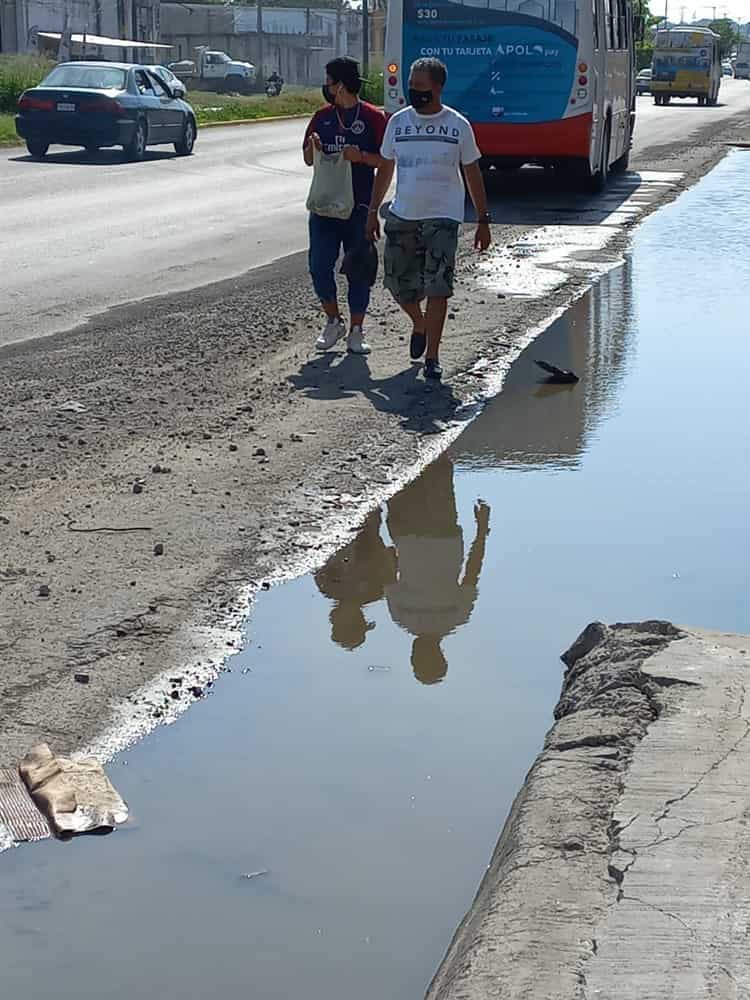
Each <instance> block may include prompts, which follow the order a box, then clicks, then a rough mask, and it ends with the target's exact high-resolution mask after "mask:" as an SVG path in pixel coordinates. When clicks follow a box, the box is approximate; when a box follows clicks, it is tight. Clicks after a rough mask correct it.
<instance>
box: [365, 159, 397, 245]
mask: <svg viewBox="0 0 750 1000" xmlns="http://www.w3.org/2000/svg"><path fill="white" fill-rule="evenodd" d="M379 159H380V166H379V167H378V171H377V173H376V174H375V183H374V184H373V186H372V198H371V199H370V211H369V214H368V216H367V238H368V239H369V240H373V241H375V240H379V239H380V219H379V218H378V212H379V211H380V206H381V205H382V204H383V199H384V198H385V196H386V195H387V194H388V188H389V187H390V186H391V181H392V180H393V171H394V170H395V169H396V161H395V160H386V159H385V158H384V157H383V156H380V157H379Z"/></svg>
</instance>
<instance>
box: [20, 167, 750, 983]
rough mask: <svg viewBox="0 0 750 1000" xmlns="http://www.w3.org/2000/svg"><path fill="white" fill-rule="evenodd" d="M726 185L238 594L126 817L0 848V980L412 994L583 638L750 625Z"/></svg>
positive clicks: (735, 233) (144, 749)
mask: <svg viewBox="0 0 750 1000" xmlns="http://www.w3.org/2000/svg"><path fill="white" fill-rule="evenodd" d="M749 180H750V160H749V159H746V158H745V157H744V156H743V154H735V155H732V156H730V157H729V158H728V159H727V160H726V161H725V162H724V163H722V165H721V166H720V167H719V168H718V169H717V170H716V171H715V172H714V173H713V174H712V175H711V176H710V177H709V178H708V179H707V180H706V181H704V182H703V183H702V184H700V185H699V186H698V187H696V188H695V189H693V190H692V191H691V192H689V193H688V194H687V195H685V196H684V197H682V198H681V199H680V200H679V201H678V202H676V203H675V204H674V205H672V206H670V207H669V208H667V209H665V210H664V211H663V212H661V213H659V214H658V215H655V216H653V217H652V218H651V219H649V220H648V222H647V223H646V224H645V225H644V227H643V228H642V230H641V231H640V232H639V233H638V234H637V236H636V240H635V248H634V252H633V255H632V259H630V260H629V261H628V262H627V263H626V264H625V266H623V267H620V268H617V269H616V270H612V271H610V272H608V273H607V274H606V275H605V276H604V277H603V278H602V280H601V281H600V282H599V284H598V285H597V286H596V288H595V289H594V290H593V291H592V292H591V293H590V294H589V295H587V296H585V297H584V298H582V299H581V300H579V301H578V302H577V303H576V304H575V306H574V307H573V308H572V309H571V310H570V311H569V312H568V313H567V314H566V315H565V316H563V317H562V318H561V319H560V320H558V321H557V322H556V323H555V324H554V325H553V326H552V327H551V328H550V329H549V330H548V331H547V332H546V333H544V334H543V335H542V336H541V337H540V339H539V340H538V341H537V342H536V343H535V344H533V345H532V346H531V347H530V348H529V349H528V350H526V351H525V352H524V353H523V355H522V356H521V357H520V358H519V359H518V361H517V362H516V363H515V364H514V365H513V367H512V369H511V371H510V373H509V376H508V379H507V383H506V388H505V391H504V392H503V394H502V395H501V396H500V397H498V398H497V399H496V400H495V401H494V402H493V403H492V404H490V405H489V406H488V407H487V409H486V410H485V412H484V413H483V414H482V416H481V417H480V418H479V419H478V420H476V421H475V423H474V424H472V425H471V426H470V427H469V428H468V429H467V430H466V431H465V432H464V434H463V435H462V436H461V437H460V438H459V439H458V440H457V442H456V443H455V444H454V446H453V447H452V449H451V450H450V452H449V453H448V454H447V455H446V456H444V457H443V458H441V459H440V460H439V461H437V462H436V463H435V464H434V465H433V466H431V467H430V468H429V469H428V470H426V471H425V473H424V474H423V475H422V476H421V477H420V479H419V480H417V481H416V482H415V483H414V484H412V485H411V486H409V487H407V488H406V489H405V490H404V491H403V492H402V493H401V494H400V495H399V496H397V497H396V498H394V499H393V500H392V501H391V502H390V503H388V504H386V505H384V507H383V508H382V509H381V510H379V511H377V512H376V513H375V514H374V515H373V516H372V517H371V518H370V519H369V520H368V522H367V524H366V525H365V527H364V528H363V530H362V531H361V532H360V533H359V534H358V535H357V537H356V538H355V539H354V540H353V541H352V542H351V544H350V545H349V546H348V547H347V548H346V549H344V550H343V551H341V552H340V553H338V554H337V555H336V556H335V557H334V558H333V559H332V560H331V561H330V562H329V563H328V565H327V566H326V567H324V568H323V569H321V570H320V571H319V572H318V573H316V574H315V575H314V576H308V577H305V578H303V579H300V580H297V581H295V582H293V583H291V584H288V585H285V586H283V587H280V588H278V589H277V590H274V591H271V592H270V593H266V594H263V595H261V598H260V599H259V601H258V604H257V606H256V608H255V612H254V615H253V619H252V621H251V623H250V625H249V630H248V637H247V645H246V648H245V649H244V650H243V652H242V653H240V654H238V655H237V656H236V657H235V658H234V660H233V661H232V662H231V664H230V665H231V668H232V671H231V673H229V674H227V675H225V676H223V677H222V679H221V681H220V682H219V683H218V684H217V685H216V687H215V693H214V694H212V695H211V696H210V697H208V698H207V699H206V700H205V701H203V702H202V703H201V704H199V705H197V706H196V707H195V708H194V709H193V710H192V711H191V712H190V713H188V714H187V715H186V716H183V717H182V718H180V720H179V721H178V722H177V723H175V725H173V726H171V727H168V728H165V729H162V730H161V731H158V732H156V733H154V734H153V735H152V736H151V737H149V738H148V739H147V740H146V741H145V742H144V743H142V744H141V745H139V746H138V747H137V748H135V749H134V750H132V751H131V752H129V753H127V754H124V755H121V756H120V757H118V758H116V759H115V761H114V762H113V765H112V769H111V773H112V776H113V778H114V780H115V782H116V784H117V786H118V788H119V789H120V790H121V791H122V792H123V794H124V795H125V796H126V798H127V799H128V801H129V803H130V806H131V809H132V811H133V814H134V822H133V823H132V825H130V826H129V827H128V828H126V829H125V830H123V831H122V832H119V833H117V834H116V835H115V836H113V837H110V838H103V839H92V840H86V841H74V842H72V843H68V844H57V843H49V842H48V843H45V844H42V845H38V846H36V847H34V848H24V849H19V850H15V851H11V852H8V853H6V854H5V855H4V856H3V857H2V859H1V860H0V864H2V879H3V893H2V894H1V895H0V967H2V970H3V988H4V994H5V995H7V996H8V997H13V998H14V1000H48V998H49V997H50V996H53V995H56V994H57V995H60V994H62V995H64V996H71V997H73V996H75V997H76V998H77V1000H101V998H103V997H106V998H107V1000H125V998H128V1000H130V998H131V997H133V996H138V997H159V998H161V1000H177V998H179V1000H205V997H207V996H217V997H230V996H238V995H243V996H244V995H248V996H252V997H253V998H257V1000H288V998H290V997H295V996H302V995H304V996H305V997H307V998H309V1000H350V998H353V997H356V998H357V1000H382V998H383V997H388V998H389V1000H414V998H417V997H419V996H421V995H422V993H423V991H424V988H425V985H426V983H427V981H428V980H429V978H430V977H431V975H432V973H433V971H434V969H435V967H436V965H437V963H438V962H439V960H440V958H441V955H442V953H443V950H444V948H445V947H446V945H447V943H448V941H449V939H450V936H451V934H452V932H453V930H454V928H455V925H456V923H457V922H458V920H459V919H460V917H461V916H462V914H463V912H464V910H465V909H466V907H467V906H468V905H469V903H470V901H471V898H472V896H473V893H474V891H475V888H476V885H477V883H478V881H479V879H480V877H481V875H482V873H483V871H484V867H485V865H486V863H487V860H488V858H489V855H490V852H491V850H492V848H493V846H494V843H495V840H496V838H497V834H498V831H499V829H500V827H501V825H502V823H503V820H504V818H505V816H506V814H507V811H508V808H509V805H510V803H511V801H512V799H513V797H514V795H515V793H516V792H517V790H518V788H519V787H520V785H521V783H522V781H523V779H524V775H525V773H526V771H527V769H528V767H529V765H530V763H531V761H532V760H533V758H534V755H535V754H536V752H537V750H538V748H539V745H540V742H541V739H542V737H543V734H544V732H545V730H546V729H547V727H548V725H549V723H550V717H551V711H552V708H553V706H554V703H555V701H556V698H557V695H558V692H559V688H560V678H561V666H560V664H559V661H558V655H559V653H560V652H561V651H562V650H563V649H564V648H565V647H566V645H567V644H569V642H570V641H571V640H572V639H573V638H574V637H575V635H576V633H577V632H578V630H579V629H580V628H581V627H582V626H583V625H584V624H586V623H587V622H588V621H590V620H591V619H594V618H601V619H603V620H605V621H606V620H627V619H637V618H642V617H665V618H670V619H672V620H674V621H677V622H684V623H689V624H693V625H704V626H710V627H714V628H720V629H726V630H732V631H746V632H748V631H750V608H749V606H748V601H747V594H748V589H749V584H750V579H749V577H750V570H749V569H748V561H747V557H746V553H747V543H748V527H747V509H748V500H749V498H748V492H749V487H750V449H749V448H748V421H747V419H746V418H745V415H744V405H745V404H744V402H743V401H744V399H745V395H746V391H747V384H748V380H749V378H750V355H749V354H748V351H747V347H746V336H747V333H746V330H745V323H744V318H745V312H746V309H745V297H746V293H745V289H746V288H747V285H748V281H750V260H748V258H747V256H746V255H745V254H743V253H742V252H736V251H735V248H741V247H742V246H743V245H744V235H745V233H746V232H747V230H748V227H750V205H748V202H747V199H746V198H745V197H744V192H745V190H746V188H747V185H748V181H749ZM727 206H731V211H728V210H727ZM708 219H710V220H712V221H711V224H710V225H709V224H707V221H706V220H708ZM535 358H543V359H546V360H548V361H551V362H553V363H555V364H557V365H558V366H560V367H563V368H572V369H574V370H576V371H577V372H578V373H579V374H580V375H581V381H580V382H579V383H578V384H577V385H575V386H549V385H545V384H542V383H541V378H542V375H541V373H540V371H539V369H538V368H537V367H536V366H535V365H534V359H535Z"/></svg>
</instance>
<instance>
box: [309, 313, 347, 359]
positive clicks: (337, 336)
mask: <svg viewBox="0 0 750 1000" xmlns="http://www.w3.org/2000/svg"><path fill="white" fill-rule="evenodd" d="M345 336H346V327H345V326H344V321H343V320H342V319H341V317H340V316H339V317H338V318H337V319H329V320H328V322H327V323H326V325H325V327H324V328H323V332H322V333H321V335H320V336H319V337H318V339H317V340H316V341H315V346H316V348H317V349H318V350H319V351H330V349H331V348H332V347H335V345H336V344H338V342H339V341H340V340H341V339H342V337H345Z"/></svg>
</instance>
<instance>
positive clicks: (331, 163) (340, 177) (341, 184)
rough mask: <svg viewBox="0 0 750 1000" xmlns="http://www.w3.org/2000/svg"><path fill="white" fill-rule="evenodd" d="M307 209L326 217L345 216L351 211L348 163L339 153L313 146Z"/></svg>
mask: <svg viewBox="0 0 750 1000" xmlns="http://www.w3.org/2000/svg"><path fill="white" fill-rule="evenodd" d="M307 210H308V212H312V213H313V214H314V215H322V216H324V217H325V218H327V219H348V218H349V217H350V216H351V214H352V212H353V211H354V189H353V188H352V165H351V163H350V162H349V161H348V160H345V159H344V155H343V153H323V152H322V151H321V150H319V149H316V150H315V154H314V158H313V179H312V184H311V185H310V193H309V195H308V196H307Z"/></svg>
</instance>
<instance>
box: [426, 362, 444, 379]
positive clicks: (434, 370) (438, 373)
mask: <svg viewBox="0 0 750 1000" xmlns="http://www.w3.org/2000/svg"><path fill="white" fill-rule="evenodd" d="M424 377H425V378H431V379H434V380H435V381H436V382H439V381H440V379H441V378H442V377H443V369H442V368H441V367H440V362H439V361H438V359H437V358H427V360H426V361H425V363H424Z"/></svg>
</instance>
